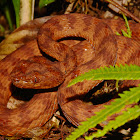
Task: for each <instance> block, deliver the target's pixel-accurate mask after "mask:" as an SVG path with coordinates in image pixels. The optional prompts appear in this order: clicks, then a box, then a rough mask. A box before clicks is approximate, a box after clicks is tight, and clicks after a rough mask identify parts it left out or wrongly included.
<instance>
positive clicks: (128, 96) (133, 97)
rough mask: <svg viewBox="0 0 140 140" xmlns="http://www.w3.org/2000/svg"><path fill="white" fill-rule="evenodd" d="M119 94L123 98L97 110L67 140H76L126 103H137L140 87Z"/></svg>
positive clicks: (139, 96)
mask: <svg viewBox="0 0 140 140" xmlns="http://www.w3.org/2000/svg"><path fill="white" fill-rule="evenodd" d="M119 95H120V97H121V98H117V99H115V101H113V102H112V103H111V105H106V106H105V109H103V110H101V111H100V112H96V113H95V114H96V115H95V116H92V117H91V118H88V119H87V121H86V122H82V123H81V124H82V125H80V126H78V128H77V129H75V131H74V132H72V134H71V135H70V136H69V137H68V138H67V139H66V140H75V139H76V138H78V137H79V136H81V135H82V134H84V133H85V132H87V131H88V129H90V128H94V127H95V126H96V125H97V124H100V123H101V122H103V121H105V120H106V119H107V117H108V116H111V115H113V114H115V113H118V112H119V111H120V110H121V109H122V108H123V107H124V106H125V105H128V104H131V103H137V102H138V101H139V99H140V87H134V88H130V91H124V92H123V94H119Z"/></svg>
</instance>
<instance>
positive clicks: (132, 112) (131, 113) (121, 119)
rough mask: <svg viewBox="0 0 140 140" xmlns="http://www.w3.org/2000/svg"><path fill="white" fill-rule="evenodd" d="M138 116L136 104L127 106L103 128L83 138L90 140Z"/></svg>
mask: <svg viewBox="0 0 140 140" xmlns="http://www.w3.org/2000/svg"><path fill="white" fill-rule="evenodd" d="M138 116H140V107H139V106H138V105H136V106H135V107H134V108H129V109H128V110H127V111H124V112H123V114H122V115H120V116H118V117H116V118H115V120H112V121H110V122H109V123H108V124H107V125H106V126H104V128H103V130H101V129H100V130H97V132H95V133H93V135H91V136H89V137H85V138H86V140H90V139H91V140H92V139H93V138H95V137H101V136H104V135H105V134H106V133H107V132H108V131H111V130H112V129H116V128H118V127H120V126H122V125H124V124H125V123H126V122H128V121H130V120H133V119H136V118H137V117H138Z"/></svg>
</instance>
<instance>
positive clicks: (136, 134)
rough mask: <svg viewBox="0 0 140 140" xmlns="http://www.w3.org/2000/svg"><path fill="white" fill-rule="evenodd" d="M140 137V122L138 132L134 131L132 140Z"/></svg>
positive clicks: (137, 139)
mask: <svg viewBox="0 0 140 140" xmlns="http://www.w3.org/2000/svg"><path fill="white" fill-rule="evenodd" d="M139 139H140V124H139V125H138V129H137V132H135V133H134V135H133V137H132V140H139Z"/></svg>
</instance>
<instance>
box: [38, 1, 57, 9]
mask: <svg viewBox="0 0 140 140" xmlns="http://www.w3.org/2000/svg"><path fill="white" fill-rule="evenodd" d="M52 2H55V0H40V1H39V8H42V7H44V6H47V5H48V4H50V3H52Z"/></svg>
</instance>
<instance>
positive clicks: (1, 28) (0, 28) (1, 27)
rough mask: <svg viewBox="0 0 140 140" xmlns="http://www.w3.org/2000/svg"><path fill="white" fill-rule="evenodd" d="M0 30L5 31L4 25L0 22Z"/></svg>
mask: <svg viewBox="0 0 140 140" xmlns="http://www.w3.org/2000/svg"><path fill="white" fill-rule="evenodd" d="M0 31H1V32H4V31H5V29H4V27H3V26H2V25H1V24H0Z"/></svg>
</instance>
